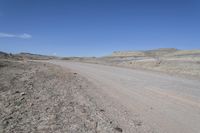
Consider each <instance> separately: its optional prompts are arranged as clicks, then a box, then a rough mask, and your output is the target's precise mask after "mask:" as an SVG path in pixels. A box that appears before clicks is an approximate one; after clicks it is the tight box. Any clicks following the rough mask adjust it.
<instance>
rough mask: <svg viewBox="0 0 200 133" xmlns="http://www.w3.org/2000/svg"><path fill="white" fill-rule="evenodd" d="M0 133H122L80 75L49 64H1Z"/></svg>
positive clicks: (3, 62)
mask: <svg viewBox="0 0 200 133" xmlns="http://www.w3.org/2000/svg"><path fill="white" fill-rule="evenodd" d="M0 75H1V76H0V132H2V133H10V132H15V133H22V132H24V133H27V132H47V133H51V132H52V133H57V132H59V133H60V132H69V133H83V132H87V133H88V132H92V133H95V132H99V131H101V132H122V131H123V130H122V129H121V128H120V127H119V125H117V124H114V123H115V122H112V120H111V119H109V118H107V117H106V116H105V115H104V110H103V109H101V108H99V107H98V106H97V105H96V103H95V102H94V101H93V99H92V98H91V97H90V96H89V95H88V94H86V90H87V88H88V86H89V85H88V83H87V82H86V81H85V80H84V78H81V76H79V75H78V74H77V73H73V72H70V71H66V70H62V68H60V67H58V66H54V65H50V64H48V63H34V62H10V61H0Z"/></svg>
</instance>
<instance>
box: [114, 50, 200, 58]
mask: <svg viewBox="0 0 200 133" xmlns="http://www.w3.org/2000/svg"><path fill="white" fill-rule="evenodd" d="M111 56H114V57H172V56H175V57H178V56H200V50H178V49H175V48H160V49H153V50H146V51H115V52H113V53H112V54H111Z"/></svg>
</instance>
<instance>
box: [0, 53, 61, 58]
mask: <svg viewBox="0 0 200 133" xmlns="http://www.w3.org/2000/svg"><path fill="white" fill-rule="evenodd" d="M0 58H1V59H15V60H24V59H28V60H49V59H56V58H58V57H55V56H47V55H40V54H32V53H19V54H8V53H6V52H1V51H0Z"/></svg>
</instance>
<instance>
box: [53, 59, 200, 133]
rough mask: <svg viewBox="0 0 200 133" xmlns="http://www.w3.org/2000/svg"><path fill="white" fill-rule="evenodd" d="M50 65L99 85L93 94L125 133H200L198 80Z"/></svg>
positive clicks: (89, 66)
mask: <svg viewBox="0 0 200 133" xmlns="http://www.w3.org/2000/svg"><path fill="white" fill-rule="evenodd" d="M51 63H53V64H57V65H60V66H62V67H66V68H69V69H71V70H73V71H76V72H78V73H79V74H81V75H82V76H84V77H86V78H87V79H88V80H89V81H90V82H92V83H93V84H94V85H95V86H97V87H98V89H96V90H91V91H93V92H91V93H93V94H94V97H95V96H96V99H97V100H99V101H97V102H99V103H101V104H102V105H103V106H104V107H105V110H106V111H107V113H108V116H111V117H115V118H116V117H117V118H116V119H118V121H119V123H120V125H121V126H122V128H123V131H125V132H133V129H134V131H135V132H159V133H200V82H199V80H198V79H197V80H195V79H192V80H189V79H184V78H179V77H172V76H169V75H166V74H160V73H154V72H148V71H140V70H131V69H125V68H118V67H111V66H104V65H97V64H87V63H77V62H66V61H51ZM98 97H99V98H98ZM132 127H134V128H132Z"/></svg>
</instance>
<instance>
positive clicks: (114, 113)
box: [0, 48, 200, 133]
mask: <svg viewBox="0 0 200 133" xmlns="http://www.w3.org/2000/svg"><path fill="white" fill-rule="evenodd" d="M0 58H1V59H0V74H1V77H0V107H1V108H0V132H2V133H9V132H16V133H21V132H24V133H25V132H47V133H49V132H52V133H54V132H58V133H60V132H61V133H62V132H63V133H65V132H67V133H68V132H69V133H83V132H85V133H108V132H110V133H113V132H114V133H115V132H116V133H117V132H124V133H172V132H174V133H199V131H200V125H199V123H200V98H199V96H200V82H199V81H200V78H199V77H200V63H199V62H200V51H199V50H177V49H172V48H170V49H156V50H148V51H118V52H113V53H112V54H111V55H108V56H105V57H98V58H96V57H89V58H85V57H64V58H59V57H49V56H44V57H43V56H42V55H37V56H36V55H34V54H29V53H21V54H17V55H12V54H6V53H3V52H2V53H0ZM40 58H41V59H40Z"/></svg>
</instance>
